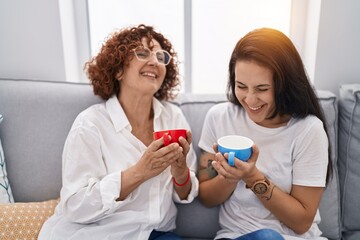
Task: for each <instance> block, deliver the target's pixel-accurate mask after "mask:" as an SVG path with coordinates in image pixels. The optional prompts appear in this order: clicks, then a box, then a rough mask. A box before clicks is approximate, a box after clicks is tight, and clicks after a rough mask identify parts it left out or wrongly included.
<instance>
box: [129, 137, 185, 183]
mask: <svg viewBox="0 0 360 240" xmlns="http://www.w3.org/2000/svg"><path fill="white" fill-rule="evenodd" d="M163 144H164V139H163V138H160V139H157V140H154V141H153V142H152V143H151V144H150V145H149V147H148V148H147V149H146V150H145V152H144V154H143V155H142V157H141V158H140V160H139V161H138V162H137V164H136V168H137V170H138V172H139V173H143V177H144V181H146V180H147V179H150V178H152V177H154V176H157V175H158V174H160V173H161V172H163V171H164V170H165V169H166V168H167V167H168V166H169V165H171V164H172V163H174V162H175V161H176V160H177V159H178V158H179V157H180V156H181V154H182V152H183V149H182V147H181V146H180V145H179V144H178V143H171V144H169V145H168V146H163Z"/></svg>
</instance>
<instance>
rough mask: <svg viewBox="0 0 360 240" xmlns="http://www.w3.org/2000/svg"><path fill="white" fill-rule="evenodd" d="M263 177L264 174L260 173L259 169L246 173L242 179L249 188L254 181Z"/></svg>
mask: <svg viewBox="0 0 360 240" xmlns="http://www.w3.org/2000/svg"><path fill="white" fill-rule="evenodd" d="M264 178H265V176H264V174H262V173H261V172H260V171H256V172H255V173H253V174H251V175H248V176H247V177H246V178H243V181H244V182H245V184H246V186H247V187H249V188H251V186H252V185H254V183H255V182H256V181H258V180H260V179H264Z"/></svg>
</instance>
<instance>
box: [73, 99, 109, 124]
mask: <svg viewBox="0 0 360 240" xmlns="http://www.w3.org/2000/svg"><path fill="white" fill-rule="evenodd" d="M108 116H109V114H108V113H107V111H106V107H105V103H98V104H94V105H92V106H90V107H88V108H86V109H85V110H83V111H82V112H80V113H79V114H78V116H77V117H76V119H75V121H74V124H73V127H80V126H92V125H96V124H97V123H99V122H101V121H103V120H104V119H108V118H109V117H108Z"/></svg>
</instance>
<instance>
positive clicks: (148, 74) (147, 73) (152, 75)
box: [140, 71, 158, 79]
mask: <svg viewBox="0 0 360 240" xmlns="http://www.w3.org/2000/svg"><path fill="white" fill-rule="evenodd" d="M140 74H141V76H143V77H150V78H154V79H157V78H158V74H157V73H156V72H153V71H142V72H141V73H140Z"/></svg>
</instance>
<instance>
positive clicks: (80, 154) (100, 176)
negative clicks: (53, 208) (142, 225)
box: [61, 126, 131, 223]
mask: <svg viewBox="0 0 360 240" xmlns="http://www.w3.org/2000/svg"><path fill="white" fill-rule="evenodd" d="M120 174H121V172H120V171H117V172H113V173H108V172H107V168H106V166H105V164H104V162H103V160H102V150H101V145H100V133H99V132H98V131H97V130H96V127H84V126H80V127H76V128H73V129H72V130H71V131H70V133H69V135H68V137H67V139H66V142H65V146H64V151H63V176H62V178H63V187H62V189H61V203H62V209H63V212H64V215H65V216H66V217H67V218H68V219H69V220H71V221H73V222H77V223H91V222H95V221H98V220H100V219H102V218H104V217H105V216H107V215H108V214H110V213H113V212H115V211H116V210H117V209H118V208H119V207H120V206H122V205H124V204H126V201H130V199H131V196H129V197H128V198H127V199H126V200H125V201H122V202H116V199H117V198H118V196H119V194H120V186H121V183H120V179H121V175H120Z"/></svg>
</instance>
